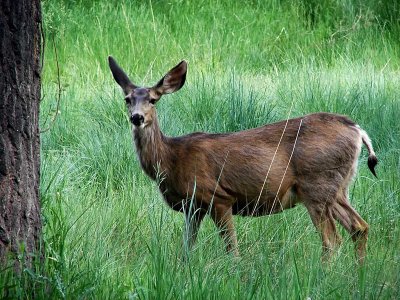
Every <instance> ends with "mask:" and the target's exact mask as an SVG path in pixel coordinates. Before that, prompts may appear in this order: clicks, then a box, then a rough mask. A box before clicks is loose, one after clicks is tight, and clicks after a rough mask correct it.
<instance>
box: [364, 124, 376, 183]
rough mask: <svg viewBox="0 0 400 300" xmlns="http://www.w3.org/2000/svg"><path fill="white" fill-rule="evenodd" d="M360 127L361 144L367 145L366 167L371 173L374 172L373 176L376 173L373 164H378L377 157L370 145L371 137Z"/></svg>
mask: <svg viewBox="0 0 400 300" xmlns="http://www.w3.org/2000/svg"><path fill="white" fill-rule="evenodd" d="M359 129H360V133H361V139H362V142H363V144H364V145H365V147H367V150H368V153H369V155H368V168H369V170H370V171H371V173H372V174H374V176H375V177H377V176H376V173H375V166H376V165H377V164H378V158H377V157H376V155H375V152H374V148H373V147H372V143H371V139H370V138H369V136H368V134H367V132H366V131H365V130H363V129H361V128H360V127H359Z"/></svg>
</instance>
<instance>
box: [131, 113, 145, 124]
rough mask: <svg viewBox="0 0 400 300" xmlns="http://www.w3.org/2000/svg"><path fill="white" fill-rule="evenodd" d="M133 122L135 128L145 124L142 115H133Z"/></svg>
mask: <svg viewBox="0 0 400 300" xmlns="http://www.w3.org/2000/svg"><path fill="white" fill-rule="evenodd" d="M131 122H132V124H133V125H135V126H140V125H142V124H143V122H144V117H143V116H142V115H140V114H134V115H131Z"/></svg>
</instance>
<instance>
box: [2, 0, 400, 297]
mask: <svg viewBox="0 0 400 300" xmlns="http://www.w3.org/2000/svg"><path fill="white" fill-rule="evenodd" d="M42 3H43V17H44V29H45V34H46V49H45V50H46V51H45V64H44V71H43V89H42V90H43V95H44V98H43V100H42V103H41V111H42V115H41V120H42V124H41V126H42V128H47V126H49V121H47V122H46V119H47V120H49V119H51V118H52V116H53V115H54V113H55V109H56V102H57V94H58V83H57V72H58V70H57V67H56V61H55V59H56V56H55V53H54V49H53V41H54V44H55V45H56V49H57V54H58V60H59V66H60V68H59V71H60V74H61V76H60V80H61V87H62V94H61V102H60V107H59V115H58V117H57V118H56V121H55V123H54V124H53V125H51V127H50V130H49V131H47V132H44V133H43V134H42V136H41V139H42V143H41V147H42V154H41V155H42V156H41V159H42V169H41V190H40V193H41V201H42V218H43V249H44V253H45V255H44V259H43V261H41V262H40V261H39V262H38V263H37V264H34V267H33V268H31V269H25V270H23V272H22V274H20V275H19V276H17V275H15V274H13V273H12V269H11V268H8V269H4V270H2V272H1V275H0V295H1V297H4V298H37V299H48V298H67V299H77V298H79V299H82V298H94V299H103V298H106V299H107V298H109V299H120V298H128V299H175V298H181V299H207V298H221V299H253V298H259V299H266V298H267V299H307V298H311V299H343V298H344V299H350V298H351V299H378V298H383V299H396V298H399V297H400V291H399V288H398V287H399V286H400V256H399V253H400V225H399V221H398V220H399V217H400V197H399V194H400V183H399V179H400V159H399V157H400V123H399V117H400V101H399V99H400V89H399V86H400V85H399V83H400V79H399V78H400V77H399V72H398V69H399V65H400V64H399V63H400V60H399V46H400V45H399V41H398V36H399V33H400V30H399V20H398V14H397V15H396V13H398V12H399V7H398V5H397V4H396V3H397V2H395V1H393V2H390V1H386V2H385V1H380V3H382V5H379V6H378V5H376V4H375V2H374V1H366V2H362V1H350V0H349V1H333V0H326V1H321V2H320V1H240V2H239V1H238V2H231V1H222V0H219V1H202V0H200V1H168V2H165V1H152V0H150V1H145V2H141V1H126V2H120V1H100V0H99V1H83V0H82V1H48V0H46V1H43V2H42ZM109 54H112V55H113V56H114V57H115V58H116V59H117V60H118V61H119V63H120V64H121V65H122V66H123V67H124V68H125V69H126V70H127V71H128V73H129V74H130V75H131V78H132V79H133V80H134V81H135V82H136V83H137V84H139V85H141V84H142V85H151V84H154V83H155V82H156V81H157V80H158V79H160V77H161V76H162V75H163V74H164V72H166V71H167V70H169V69H170V68H171V67H172V66H174V65H175V64H176V63H178V62H179V61H180V60H181V59H187V60H188V61H189V73H188V76H187V81H186V85H185V87H184V88H183V89H182V90H181V91H179V92H178V93H177V94H174V95H170V96H165V97H163V99H162V101H160V102H159V103H158V104H157V110H158V115H159V120H160V123H161V128H162V129H163V131H164V133H165V134H167V135H170V136H177V135H181V134H186V133H190V132H193V131H207V132H227V131H237V130H242V129H246V128H251V127H255V126H259V125H262V124H265V123H268V122H273V121H277V120H282V119H285V118H290V117H295V116H299V115H302V114H307V113H311V112H316V111H327V112H336V113H342V114H346V115H349V116H350V117H351V118H352V119H353V120H355V121H356V122H357V123H358V124H360V126H361V127H362V128H364V129H365V130H367V132H368V133H369V135H370V136H371V138H372V140H373V144H374V147H375V148H376V149H375V150H376V152H377V155H378V158H379V160H380V164H379V166H378V168H377V172H378V179H375V178H374V177H373V176H372V175H371V174H370V173H369V171H368V168H367V167H366V158H367V155H366V153H365V152H364V151H363V153H362V154H361V156H360V164H359V173H358V175H357V176H356V178H355V180H354V183H353V184H352V185H351V189H350V195H351V201H352V203H353V205H354V206H355V207H356V209H357V211H358V212H359V213H360V214H361V215H362V216H363V217H364V218H365V219H366V220H367V222H368V223H369V224H370V239H369V244H368V256H367V260H366V263H365V266H363V267H360V266H358V265H357V264H356V261H355V258H354V251H353V244H352V242H351V239H350V238H349V237H348V235H347V234H346V233H345V232H344V231H343V230H342V229H341V233H342V236H343V237H344V238H345V239H344V243H343V245H342V246H341V247H340V248H339V249H338V251H337V253H336V255H335V256H334V257H333V259H332V261H331V262H330V263H329V264H326V265H323V264H321V262H320V254H321V242H320V239H319V236H318V234H317V232H316V231H315V229H314V227H313V225H312V223H311V221H310V218H309V217H308V214H307V212H306V210H305V209H304V207H302V206H300V207H296V208H294V209H292V210H289V211H285V212H284V213H281V214H278V215H274V216H269V217H263V218H254V219H252V218H240V217H237V218H235V225H236V227H237V231H238V237H239V249H240V251H241V257H240V258H239V259H236V258H233V257H231V256H230V255H226V254H225V253H224V247H223V244H222V242H221V240H220V238H219V235H218V232H217V231H216V229H215V228H214V225H213V224H212V222H211V221H210V220H208V219H206V220H205V221H204V223H203V225H202V228H201V230H200V234H199V237H198V243H197V244H196V246H195V249H193V251H192V252H191V253H190V258H189V261H188V262H184V261H182V256H183V254H184V253H183V249H182V238H183V231H182V229H183V227H184V218H183V215H181V214H178V213H175V212H173V211H172V210H169V209H168V208H167V207H166V205H165V204H164V203H163V200H162V197H161V195H160V194H159V192H158V189H157V186H156V184H155V183H153V182H151V181H150V180H149V179H148V178H147V177H146V176H145V175H144V173H143V172H142V171H141V169H140V167H139V163H138V161H137V159H136V154H135V151H134V147H133V144H132V137H131V130H130V125H129V122H128V120H127V116H126V113H125V107H124V103H123V98H122V95H121V92H120V90H119V87H118V86H117V85H116V84H115V83H114V82H113V80H112V76H111V74H110V72H109V70H108V66H107V63H106V61H107V55H109Z"/></svg>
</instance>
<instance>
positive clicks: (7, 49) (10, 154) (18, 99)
mask: <svg viewBox="0 0 400 300" xmlns="http://www.w3.org/2000/svg"><path fill="white" fill-rule="evenodd" d="M40 24H41V11H40V0H1V1H0V262H4V261H5V259H6V258H10V257H11V258H15V257H16V256H15V254H21V252H22V251H24V253H23V254H24V255H23V256H22V257H25V258H28V261H27V262H28V264H29V261H30V258H29V257H30V256H29V255H27V254H29V253H37V250H38V245H39V237H40V233H41V219H40V203H39V167H40V158H39V155H40V148H39V147H40V145H39V123H38V121H39V101H40V71H41V65H40V54H41V31H40V28H41V27H40ZM9 254H12V255H11V256H10V255H9Z"/></svg>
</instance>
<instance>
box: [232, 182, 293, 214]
mask: <svg viewBox="0 0 400 300" xmlns="http://www.w3.org/2000/svg"><path fill="white" fill-rule="evenodd" d="M298 202H299V199H298V198H297V197H296V195H295V193H294V192H293V190H292V189H290V190H288V191H287V192H286V193H285V194H284V195H282V196H281V197H280V198H279V197H277V196H276V195H275V194H273V193H267V194H265V195H262V196H261V197H260V198H258V197H256V198H254V199H253V200H250V201H249V200H248V199H238V200H237V201H236V202H235V203H234V205H233V207H232V212H233V214H234V215H240V216H250V217H259V216H265V215H272V214H276V213H279V212H281V211H283V210H284V209H288V208H292V207H294V206H295V205H296V204H297V203H298Z"/></svg>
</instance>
